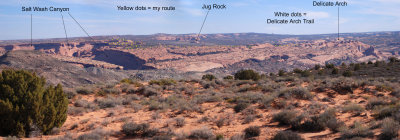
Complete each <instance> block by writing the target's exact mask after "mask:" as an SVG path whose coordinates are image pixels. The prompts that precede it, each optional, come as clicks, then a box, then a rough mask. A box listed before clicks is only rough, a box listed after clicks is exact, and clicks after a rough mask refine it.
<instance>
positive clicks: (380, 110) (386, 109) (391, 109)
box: [372, 104, 400, 119]
mask: <svg viewBox="0 0 400 140" xmlns="http://www.w3.org/2000/svg"><path fill="white" fill-rule="evenodd" d="M398 110H400V105H399V104H397V105H387V106H380V107H376V108H375V109H374V110H373V112H374V114H372V116H373V117H375V118H376V119H384V118H386V117H391V116H394V115H395V114H397V113H398Z"/></svg>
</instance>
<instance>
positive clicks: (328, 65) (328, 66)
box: [325, 63, 335, 69]
mask: <svg viewBox="0 0 400 140" xmlns="http://www.w3.org/2000/svg"><path fill="white" fill-rule="evenodd" d="M325 68H327V69H333V68H335V65H334V64H330V63H326V64H325Z"/></svg>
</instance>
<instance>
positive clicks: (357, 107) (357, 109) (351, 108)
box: [342, 103, 364, 114]
mask: <svg viewBox="0 0 400 140" xmlns="http://www.w3.org/2000/svg"><path fill="white" fill-rule="evenodd" d="M342 111H343V112H353V113H358V114H359V113H361V112H363V111H364V108H363V107H362V106H360V105H357V104H354V103H350V104H348V105H345V106H343V108H342Z"/></svg>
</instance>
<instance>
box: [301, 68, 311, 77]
mask: <svg viewBox="0 0 400 140" xmlns="http://www.w3.org/2000/svg"><path fill="white" fill-rule="evenodd" d="M301 76H302V77H309V76H311V72H310V71H308V70H304V71H302V72H301Z"/></svg>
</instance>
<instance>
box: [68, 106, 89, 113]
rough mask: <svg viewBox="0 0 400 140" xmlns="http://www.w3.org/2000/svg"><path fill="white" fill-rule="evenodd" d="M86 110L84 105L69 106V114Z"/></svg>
mask: <svg viewBox="0 0 400 140" xmlns="http://www.w3.org/2000/svg"><path fill="white" fill-rule="evenodd" d="M85 111H86V110H85V108H83V107H73V106H72V107H69V108H68V111H67V112H68V115H78V114H82V113H84V112H85Z"/></svg>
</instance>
